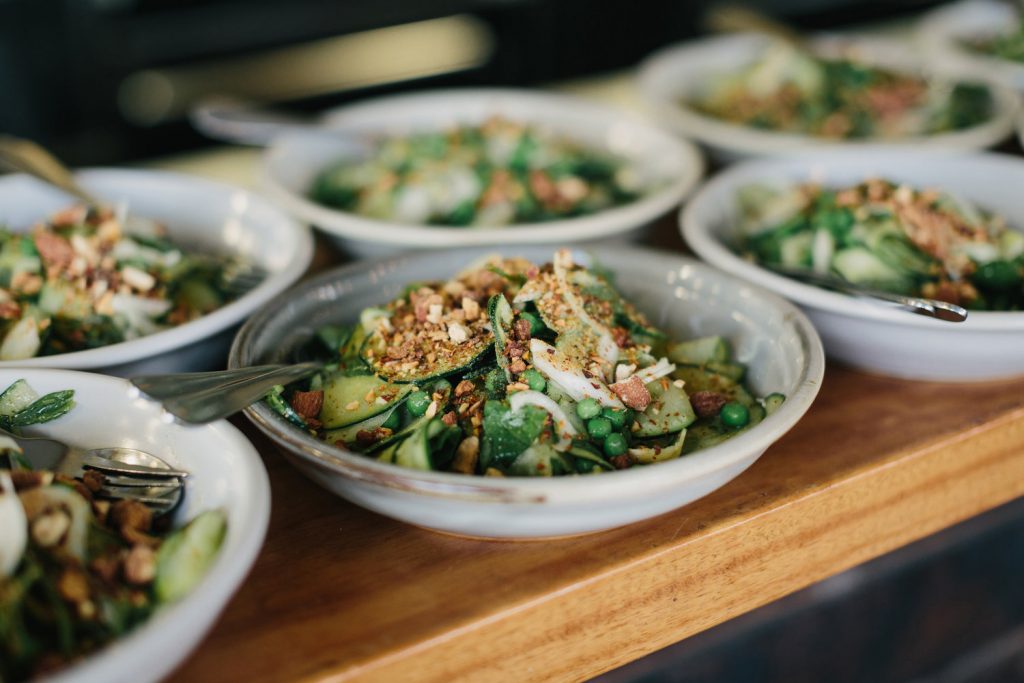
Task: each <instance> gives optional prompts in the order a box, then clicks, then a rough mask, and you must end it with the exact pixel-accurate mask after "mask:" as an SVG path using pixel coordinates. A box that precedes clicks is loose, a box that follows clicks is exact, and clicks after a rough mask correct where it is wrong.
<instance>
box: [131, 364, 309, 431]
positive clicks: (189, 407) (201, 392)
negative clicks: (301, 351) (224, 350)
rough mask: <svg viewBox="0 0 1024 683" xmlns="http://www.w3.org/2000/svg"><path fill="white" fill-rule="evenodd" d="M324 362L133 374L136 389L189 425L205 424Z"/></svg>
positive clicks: (238, 408)
mask: <svg viewBox="0 0 1024 683" xmlns="http://www.w3.org/2000/svg"><path fill="white" fill-rule="evenodd" d="M322 368H323V364H322V363H312V362H311V363H294V364H291V365H283V364H279V365H256V366H252V367H248V368H238V369H235V370H216V371H214V372H186V373H177V374H170V375H147V376H144V377H133V378H132V379H131V380H130V381H131V383H132V384H133V385H134V386H135V389H136V391H138V392H139V393H140V394H143V395H145V396H146V397H147V398H150V399H153V400H155V401H157V402H159V403H160V404H161V405H162V406H163V408H164V410H166V411H167V412H168V413H170V414H171V415H173V416H174V417H176V418H178V419H179V420H181V421H182V422H187V423H189V424H204V423H207V422H213V421H214V420H220V419H221V418H225V417H227V416H228V415H233V414H234V413H237V412H238V411H239V410H242V409H243V408H246V407H248V406H250V405H252V404H253V403H255V402H257V401H259V400H260V399H262V398H263V397H264V396H266V395H267V393H269V392H270V390H271V389H273V388H274V387H275V386H277V385H278V384H289V383H291V382H296V381H298V380H300V379H303V378H305V377H309V376H310V375H313V374H315V373H316V372H318V371H319V370H321V369H322Z"/></svg>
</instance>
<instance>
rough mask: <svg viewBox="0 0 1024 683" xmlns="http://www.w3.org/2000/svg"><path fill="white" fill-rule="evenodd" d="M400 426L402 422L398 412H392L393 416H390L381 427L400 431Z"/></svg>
mask: <svg viewBox="0 0 1024 683" xmlns="http://www.w3.org/2000/svg"><path fill="white" fill-rule="evenodd" d="M400 424H401V421H400V420H399V419H398V411H397V410H392V411H391V414H390V415H388V419H386V420H384V424H382V425H381V427H384V428H385V429H390V430H391V431H395V430H396V429H398V425H400Z"/></svg>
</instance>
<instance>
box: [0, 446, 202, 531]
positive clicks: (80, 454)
mask: <svg viewBox="0 0 1024 683" xmlns="http://www.w3.org/2000/svg"><path fill="white" fill-rule="evenodd" d="M0 434H2V435H4V436H7V437H9V438H11V439H13V440H14V441H15V442H16V443H17V444H18V445H19V446H20V447H21V449H22V451H23V453H22V455H23V457H24V458H25V459H26V460H27V461H28V463H29V464H30V465H31V466H32V467H33V469H38V470H49V471H51V472H58V473H60V474H64V475H67V476H69V477H72V478H75V479H79V478H81V477H82V476H83V475H84V474H85V472H86V470H96V471H98V472H100V473H102V474H103V475H104V480H103V487H102V488H101V489H100V490H99V491H98V492H97V495H98V496H99V497H102V498H111V499H117V500H120V499H124V500H136V501H138V502H140V503H143V504H145V505H148V506H149V507H151V508H153V509H154V510H155V511H157V512H159V513H166V512H169V511H171V510H173V509H174V508H175V507H177V505H178V503H179V502H180V501H181V497H182V493H183V491H184V479H185V478H186V477H188V472H185V471H183V470H177V469H174V468H172V467H171V466H170V465H168V464H167V463H166V462H164V461H163V460H162V459H160V458H158V457H156V456H155V455H153V454H151V453H147V452H146V451H141V450H139V449H137V448H126V447H121V446H115V447H110V448H94V449H92V450H85V449H83V448H76V447H75V446H70V445H68V444H66V443H64V442H62V441H57V440H56V439H48V438H45V437H40V436H20V435H17V434H12V433H10V432H6V431H3V430H0Z"/></svg>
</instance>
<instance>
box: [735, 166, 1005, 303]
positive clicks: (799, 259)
mask: <svg viewBox="0 0 1024 683" xmlns="http://www.w3.org/2000/svg"><path fill="white" fill-rule="evenodd" d="M738 200H739V206H740V211H741V214H742V218H741V232H742V235H743V240H742V247H741V248H742V251H743V252H744V253H745V254H746V255H747V256H748V257H749V258H751V259H753V260H755V261H758V262H760V263H763V264H765V265H768V266H772V265H777V266H784V267H787V268H803V269H812V270H814V271H816V272H818V273H832V274H836V275H839V276H840V277H842V278H844V279H846V280H848V281H850V282H853V283H856V284H859V285H864V286H868V287H873V288H876V289H883V290H887V291H891V292H896V293H901V294H910V295H917V296H925V297H928V298H932V299H940V300H942V301H948V302H949V303H953V304H957V305H960V306H965V307H967V308H973V309H979V310H999V311H1019V310H1022V308H1024V234H1022V233H1020V232H1017V231H1015V230H1011V229H1009V228H1007V226H1006V223H1005V222H1004V221H1003V219H1001V218H1000V217H998V216H995V215H993V214H991V213H988V212H986V211H984V210H982V209H980V208H978V207H977V206H974V205H973V204H971V203H970V202H968V201H966V200H964V199H963V198H960V197H957V196H955V195H953V194H951V193H948V192H943V191H941V190H937V189H929V188H926V189H919V188H914V187H911V186H909V185H901V184H898V183H895V182H891V181H888V180H883V179H879V178H872V179H869V180H866V181H864V182H862V183H860V184H857V185H853V186H851V187H840V188H825V187H821V186H820V185H817V184H814V183H805V184H802V185H797V186H791V187H785V188H777V187H772V186H769V185H749V186H747V187H745V188H743V189H742V190H741V191H740V192H739V196H738Z"/></svg>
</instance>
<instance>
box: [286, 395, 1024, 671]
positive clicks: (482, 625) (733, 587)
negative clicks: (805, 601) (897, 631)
mask: <svg viewBox="0 0 1024 683" xmlns="http://www.w3.org/2000/svg"><path fill="white" fill-rule="evenodd" d="M1021 455H1024V408H1017V409H1014V410H1011V411H1009V412H1007V413H1004V414H1002V415H1001V416H999V417H998V418H997V419H994V420H991V421H989V422H986V423H984V424H979V425H977V426H976V427H974V428H972V429H970V430H967V431H965V432H962V433H960V434H957V435H955V436H952V437H951V436H950V435H948V434H946V435H941V436H939V437H936V438H935V439H932V440H928V441H926V442H922V443H918V444H914V445H912V446H910V447H908V448H905V449H903V450H901V451H897V452H894V453H893V454H892V455H891V456H890V457H889V458H888V459H887V461H886V462H885V463H883V464H879V463H877V462H876V463H874V464H872V465H871V466H865V467H863V468H857V469H852V470H851V471H850V472H848V473H847V476H845V477H844V478H842V479H840V480H838V481H835V482H833V483H831V484H829V485H827V486H823V487H818V488H813V489H808V490H806V491H802V492H800V493H799V494H797V495H794V496H792V497H791V498H790V499H789V500H786V501H784V502H783V503H782V504H775V505H773V506H772V507H771V508H769V509H766V510H764V511H762V512H759V513H757V514H753V515H745V516H743V517H742V518H740V519H738V520H736V521H733V522H731V523H726V524H723V525H719V526H716V527H714V528H712V529H709V530H708V531H707V532H706V533H702V534H700V535H697V536H692V537H689V538H685V539H680V541H679V542H677V543H670V544H668V545H667V546H665V547H661V548H658V549H654V550H652V552H650V553H647V554H644V555H642V556H639V557H635V558H632V559H631V560H629V561H626V562H623V563H620V564H618V565H616V566H610V567H608V568H607V570H606V571H603V572H601V573H600V574H597V575H594V576H592V577H590V578H588V579H586V580H582V581H578V582H576V583H574V584H572V585H569V586H565V587H563V588H561V589H559V590H556V591H553V592H551V593H549V594H546V595H544V596H541V597H539V598H535V599H530V600H526V601H524V602H522V603H519V604H517V605H514V606H511V607H508V608H506V609H503V610H501V611H499V612H496V613H494V614H491V615H489V616H488V617H486V618H483V619H476V620H474V621H470V622H468V623H465V624H462V625H460V626H458V627H456V628H451V629H448V630H446V631H445V632H444V633H443V634H440V635H436V636H432V637H427V638H425V639H423V640H421V641H419V642H416V643H414V644H412V645H408V646H406V647H404V648H402V649H399V650H395V651H392V652H389V653H387V654H385V655H383V656H382V657H380V658H377V659H374V660H371V661H366V662H363V663H360V664H356V665H354V666H348V667H347V668H345V669H339V670H334V671H323V672H320V673H318V674H311V675H309V676H307V677H305V678H304V679H303V680H306V681H318V682H325V681H331V682H340V681H395V680H418V681H423V680H430V681H459V680H465V681H469V680H472V681H488V680H520V681H526V680H585V679H587V678H589V677H592V676H595V675H597V674H600V673H603V672H605V671H608V670H611V669H613V668H615V667H617V666H621V665H623V664H626V663H628V662H630V661H634V660H636V659H638V658H640V657H643V656H644V655H647V654H650V653H652V652H655V651H657V650H659V649H661V648H663V647H666V646H668V645H670V644H672V643H675V642H678V641H680V640H682V639H684V638H687V637H689V636H691V635H694V634H696V633H699V632H701V631H703V630H706V629H708V628H711V627H712V626H715V625H716V624H718V623H721V622H723V621H726V620H728V619H730V618H733V617H735V616H739V615H740V614H743V613H745V612H748V611H750V610H752V609H755V608H757V607H760V606H762V605H765V604H767V603H769V602H771V601H773V600H776V599H778V598H781V597H784V596H785V595H788V594H790V593H792V592H794V591H797V590H799V589H801V588H805V587H806V586H808V585H810V584H812V583H815V582H817V581H820V580H822V579H824V578H827V577H829V576H832V575H834V574H836V573H839V572H841V571H843V570H846V569H849V568H850V567H853V566H855V565H857V564H861V563H863V562H865V561H867V560H870V559H873V558H875V557H878V556H880V555H882V554H884V553H887V552H890V551H892V550H894V549H896V548H899V547H901V546H903V545H906V544H908V543H911V542H913V541H916V540H919V539H921V538H923V537H925V536H927V535H929V534H932V533H935V532H936V531H939V530H941V529H944V528H946V527H948V526H951V525H953V524H955V523H957V522H959V521H962V520H964V519H966V518H968V517H971V516H973V515H976V514H979V513H981V512H984V511H985V510H988V509H991V508H994V507H997V506H998V505H1000V504H1002V503H1005V502H1008V501H1010V500H1013V499H1014V498H1016V497H1018V496H1020V495H1022V494H1024V457H1020V456H1021ZM826 493H827V494H828V495H824V494H826ZM776 503H778V501H776ZM897 520H899V521H900V523H899V524H894V521H897ZM726 587H727V588H728V590H723V588H726ZM637 612H641V614H639V615H638V614H637ZM638 624H639V626H638Z"/></svg>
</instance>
